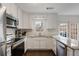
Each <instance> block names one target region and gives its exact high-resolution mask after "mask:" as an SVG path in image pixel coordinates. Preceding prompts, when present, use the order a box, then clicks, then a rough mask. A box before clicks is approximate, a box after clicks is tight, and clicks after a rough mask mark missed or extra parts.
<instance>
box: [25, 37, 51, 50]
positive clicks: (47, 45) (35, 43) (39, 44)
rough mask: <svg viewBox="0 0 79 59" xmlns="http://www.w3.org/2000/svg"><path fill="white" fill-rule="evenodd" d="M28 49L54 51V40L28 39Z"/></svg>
mask: <svg viewBox="0 0 79 59" xmlns="http://www.w3.org/2000/svg"><path fill="white" fill-rule="evenodd" d="M26 46H27V49H52V39H48V38H40V37H39V38H27V40H26Z"/></svg>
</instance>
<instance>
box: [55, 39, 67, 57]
mask: <svg viewBox="0 0 79 59" xmlns="http://www.w3.org/2000/svg"><path fill="white" fill-rule="evenodd" d="M56 50H57V56H66V55H67V53H66V46H65V45H64V44H62V43H61V42H59V41H57V48H56Z"/></svg>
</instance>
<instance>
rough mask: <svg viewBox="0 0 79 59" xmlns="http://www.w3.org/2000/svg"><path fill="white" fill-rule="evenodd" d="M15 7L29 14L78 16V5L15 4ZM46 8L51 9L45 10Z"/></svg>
mask: <svg viewBox="0 0 79 59" xmlns="http://www.w3.org/2000/svg"><path fill="white" fill-rule="evenodd" d="M16 5H17V6H18V7H20V8H21V9H23V10H24V11H26V12H29V13H58V14H64V15H79V3H16ZM46 8H53V9H50V10H47V9H46Z"/></svg>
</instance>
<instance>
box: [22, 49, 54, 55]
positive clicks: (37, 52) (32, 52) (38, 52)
mask: <svg viewBox="0 0 79 59" xmlns="http://www.w3.org/2000/svg"><path fill="white" fill-rule="evenodd" d="M23 56H55V53H54V52H53V51H52V50H27V51H26V53H24V55H23Z"/></svg>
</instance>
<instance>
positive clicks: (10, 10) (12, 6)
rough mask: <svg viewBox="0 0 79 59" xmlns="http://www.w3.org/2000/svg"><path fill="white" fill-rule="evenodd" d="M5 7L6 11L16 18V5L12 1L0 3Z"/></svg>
mask: <svg viewBox="0 0 79 59" xmlns="http://www.w3.org/2000/svg"><path fill="white" fill-rule="evenodd" d="M2 6H5V7H6V12H7V13H8V14H10V15H12V16H13V17H15V18H17V6H16V5H15V4H14V3H2Z"/></svg>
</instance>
